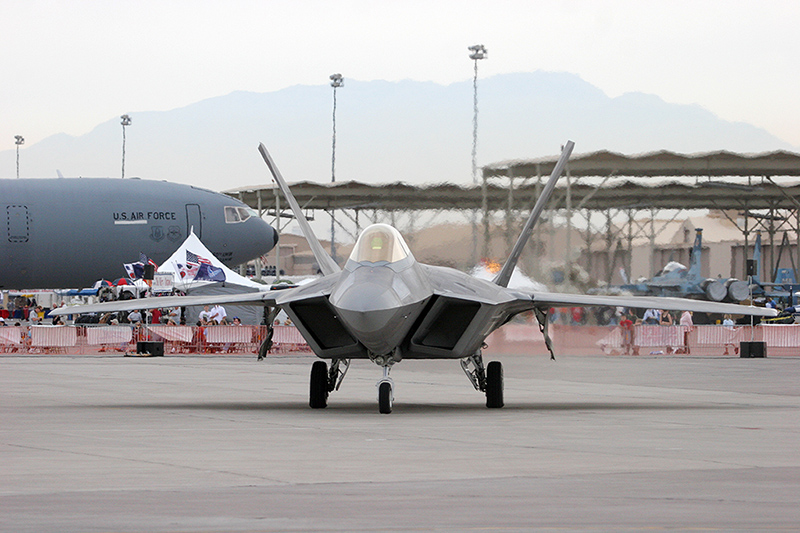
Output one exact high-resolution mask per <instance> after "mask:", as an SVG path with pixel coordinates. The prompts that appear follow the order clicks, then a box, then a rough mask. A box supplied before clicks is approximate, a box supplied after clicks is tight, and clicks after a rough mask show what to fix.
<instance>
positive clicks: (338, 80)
mask: <svg viewBox="0 0 800 533" xmlns="http://www.w3.org/2000/svg"><path fill="white" fill-rule="evenodd" d="M330 80H331V87H333V141H332V144H331V183H336V89H338V88H339V87H344V78H343V77H342V75H341V74H338V73H337V74H331V75H330ZM335 224H336V215H335V211H334V210H333V209H331V257H333V260H334V261H336V240H335V232H336V228H335Z"/></svg>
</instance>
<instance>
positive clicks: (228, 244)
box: [0, 178, 278, 289]
mask: <svg viewBox="0 0 800 533" xmlns="http://www.w3.org/2000/svg"><path fill="white" fill-rule="evenodd" d="M191 228H194V232H195V234H196V235H197V236H198V237H200V238H201V240H202V241H203V243H205V245H206V246H207V247H208V248H209V249H210V250H211V252H213V254H214V255H215V256H216V257H218V258H219V259H220V260H221V261H223V262H224V263H226V264H228V265H231V266H232V265H238V264H241V263H244V262H246V261H249V260H251V259H254V258H256V257H258V256H260V255H263V254H265V253H267V252H268V251H269V250H271V249H272V247H273V246H275V243H277V242H278V234H277V232H276V231H275V230H274V229H273V228H272V227H271V226H269V225H268V224H267V223H266V222H264V221H263V220H261V219H260V218H259V217H258V215H257V214H256V213H254V212H253V211H252V210H251V209H250V208H249V207H247V206H246V205H245V204H243V203H241V202H239V201H238V200H234V199H233V198H230V197H228V196H225V195H224V194H220V193H216V192H212V191H209V190H206V189H201V188H198V187H192V186H189V185H180V184H176V183H169V182H166V181H153V180H141V179H136V178H133V179H124V180H123V179H107V178H56V179H2V180H0V258H2V261H0V288H2V289H23V288H36V289H48V288H71V287H85V286H89V285H91V284H92V283H94V282H95V281H96V280H98V279H100V278H112V279H113V278H118V277H120V276H122V275H123V274H124V270H123V266H122V265H123V263H132V262H135V261H138V260H139V254H140V253H144V254H146V255H147V256H149V257H150V258H151V259H153V260H154V261H155V262H156V263H160V262H161V261H163V260H165V259H167V258H168V257H169V256H170V255H171V254H172V253H173V252H174V251H175V249H176V248H177V247H178V246H180V244H181V243H182V242H183V240H184V239H185V238H186V236H187V235H188V234H189V230H190V229H191Z"/></svg>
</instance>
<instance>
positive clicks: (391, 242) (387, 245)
mask: <svg viewBox="0 0 800 533" xmlns="http://www.w3.org/2000/svg"><path fill="white" fill-rule="evenodd" d="M410 255H411V251H410V250H409V249H408V246H407V245H406V242H405V240H403V236H402V235H400V232H399V231H397V230H396V229H395V228H393V227H392V226H390V225H388V224H373V225H371V226H369V227H368V228H367V229H365V230H364V231H363V232H361V235H360V236H359V237H358V240H357V241H356V245H355V246H354V247H353V252H352V253H351V254H350V260H351V261H355V262H356V263H363V262H368V263H379V262H383V261H385V262H388V263H395V262H397V261H400V260H402V259H405V258H406V257H409V256H410Z"/></svg>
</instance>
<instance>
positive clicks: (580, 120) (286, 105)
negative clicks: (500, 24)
mask: <svg viewBox="0 0 800 533" xmlns="http://www.w3.org/2000/svg"><path fill="white" fill-rule="evenodd" d="M336 96H337V102H336V103H337V106H336V166H335V170H336V180H337V181H347V180H358V181H365V182H381V183H382V182H394V181H405V182H409V183H415V184H419V183H431V182H442V181H447V182H454V183H459V184H463V185H467V184H469V183H471V181H472V171H471V151H472V120H473V87H472V80H468V81H464V82H458V83H453V84H450V85H446V86H445V85H439V84H436V83H432V82H417V81H400V82H387V81H369V82H362V81H356V80H350V79H345V86H344V87H342V88H340V89H338V90H337V93H336ZM332 104H333V99H332V89H331V87H330V86H328V85H319V86H307V85H298V86H292V87H288V88H286V89H282V90H279V91H274V92H268V93H254V92H241V91H237V92H233V93H231V94H228V95H224V96H219V97H214V98H209V99H207V100H203V101H200V102H197V103H194V104H191V105H187V106H185V107H182V108H178V109H173V110H170V111H158V112H156V111H131V112H129V114H130V115H131V117H132V119H133V123H132V124H131V126H129V127H128V128H127V130H126V135H127V141H126V163H125V165H126V167H125V175H126V176H127V177H133V176H138V177H142V178H148V179H164V180H169V181H174V182H179V183H189V184H194V185H199V186H203V187H207V188H210V189H213V190H223V189H228V188H232V187H238V186H243V185H257V184H264V183H267V182H268V181H269V179H270V178H269V176H268V173H267V169H266V167H265V166H264V163H263V161H262V160H261V157H260V155H259V154H258V152H257V150H256V148H257V146H258V143H259V142H263V143H264V144H265V145H266V146H267V147H268V148H269V150H270V152H271V153H272V155H273V158H274V159H275V161H276V162H277V164H278V166H279V167H280V168H281V170H282V172H283V174H284V176H285V177H286V178H287V179H288V180H289V181H301V180H312V181H321V182H328V181H330V179H331V148H332V146H331V143H332V110H333V105H332ZM478 110H479V115H478V151H477V154H478V164H479V165H483V164H489V163H493V162H496V161H500V160H507V159H529V158H534V157H542V156H547V155H552V154H556V153H558V151H559V148H560V145H561V144H563V143H564V142H565V141H566V140H567V139H572V140H574V141H575V142H576V153H582V152H591V151H595V150H600V149H608V150H612V151H616V152H621V153H626V154H630V153H640V152H647V151H653V150H661V149H666V150H673V151H676V152H683V153H692V152H702V151H711V150H730V151H735V152H762V151H771V150H779V149H783V150H796V147H793V146H792V145H790V144H789V143H787V142H785V141H782V140H781V139H779V138H777V137H775V136H774V135H771V134H770V133H769V132H767V131H765V130H764V129H761V128H757V127H755V126H753V125H750V124H746V123H741V122H729V121H726V120H723V119H721V118H719V117H718V116H716V115H714V114H713V113H711V112H710V111H708V110H706V109H704V108H702V107H700V106H698V105H678V104H671V103H667V102H665V101H663V100H662V99H661V98H659V97H657V96H654V95H650V94H643V93H628V94H623V95H621V96H618V97H615V98H611V97H609V96H607V95H606V94H605V93H604V92H603V91H601V90H600V89H598V88H597V87H595V86H593V85H591V84H590V83H587V82H586V81H584V80H582V79H581V78H580V77H578V76H577V75H574V74H568V73H557V72H542V71H537V72H532V73H519V74H502V75H496V76H492V77H488V78H484V79H479V80H478ZM121 129H122V127H121V125H120V120H119V117H113V118H112V119H110V120H108V121H107V122H104V123H102V124H99V125H98V126H97V127H95V128H94V129H93V130H92V131H90V132H89V133H87V134H85V135H81V136H70V135H67V134H57V135H53V136H51V137H48V138H46V139H44V140H42V141H40V142H38V143H35V144H32V145H29V146H26V147H24V148H23V149H22V150H21V151H20V176H21V177H54V176H56V173H57V170H58V171H60V172H61V173H62V174H63V175H64V176H68V177H72V176H88V177H105V176H112V177H114V176H119V175H120V173H121V154H122V131H121ZM15 169H16V167H15V151H14V150H6V151H2V152H0V177H9V178H11V177H14V176H15V171H16V170H15Z"/></svg>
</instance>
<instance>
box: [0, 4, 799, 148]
mask: <svg viewBox="0 0 800 533" xmlns="http://www.w3.org/2000/svg"><path fill="white" fill-rule="evenodd" d="M0 7H1V8H2V9H1V10H0V13H2V17H1V18H0V46H1V48H0V50H2V53H0V102H1V103H0V106H1V107H0V150H6V149H13V148H14V135H17V134H19V135H22V136H24V137H25V139H26V144H33V143H35V142H37V141H40V140H42V139H43V138H45V137H47V136H49V135H52V134H55V133H60V132H65V133H68V134H71V135H80V134H83V133H86V132H88V131H90V130H91V129H92V128H93V127H94V126H96V125H97V124H99V123H100V122H104V121H106V120H108V119H110V118H112V117H115V116H119V115H121V114H123V113H131V114H132V115H133V117H134V118H133V125H132V127H135V126H136V118H135V117H136V115H135V114H136V112H137V111H157V110H168V109H173V108H176V107H183V106H185V105H188V104H190V103H193V102H196V101H198V100H202V99H205V98H209V97H212V96H218V95H222V94H227V93H230V92H232V91H235V90H247V91H256V92H268V91H274V90H277V89H281V88H284V87H287V86H291V85H296V84H313V85H319V84H326V83H327V82H328V76H329V75H330V74H332V73H334V72H341V73H342V74H343V75H344V76H345V79H347V78H351V79H357V80H363V81H369V80H376V79H382V80H390V81H394V80H401V79H413V80H420V81H424V80H430V81H435V82H438V83H442V84H448V83H452V82H456V81H463V80H467V79H470V78H471V77H472V62H471V61H470V60H469V58H468V51H467V46H468V45H471V44H476V43H482V44H484V45H485V46H486V47H487V48H488V50H489V57H488V59H486V60H484V61H481V62H480V65H479V69H480V71H479V75H480V77H484V76H490V75H493V74H499V73H509V72H532V71H535V70H549V71H566V72H572V73H576V74H578V75H580V76H581V77H582V78H583V79H585V80H586V81H588V82H590V83H592V84H594V85H596V86H598V87H599V88H601V89H602V90H604V91H605V92H606V93H607V94H608V95H609V96H617V95H620V94H622V93H625V92H630V91H642V92H646V93H652V94H656V95H658V96H660V97H662V98H663V99H664V100H666V101H667V102H671V103H681V104H688V103H695V104H699V105H701V106H703V107H705V108H707V109H709V110H710V111H712V112H714V113H716V114H717V115H719V116H720V117H722V118H724V119H727V120H733V121H745V122H749V123H751V124H754V125H756V126H760V127H763V128H765V129H767V130H768V131H769V132H771V133H773V134H774V135H776V136H778V137H780V138H782V139H784V140H786V141H788V142H790V143H792V144H794V145H796V146H798V147H800V127H798V125H800V97H798V87H800V69H799V68H798V59H800V32H798V30H797V28H798V26H800V2H798V1H797V0H792V1H790V0H785V1H768V0H759V1H737V0H725V1H717V0H713V1H712V0H709V1H703V0H691V1H682V0H669V1H658V2H657V1H647V0H638V1H625V0H591V1H589V0H585V1H581V0H572V1H564V0H561V1H550V0H537V1H532V0H527V1H502V0H494V1H492V2H487V1H473V0H458V1H450V0H423V1H402V2H401V1H386V0H384V1H360V0H336V1H303V0H294V1H281V2H278V1H267V0H260V1H244V0H228V1H225V2H211V1H202V0H194V1H168V0H158V1H151V0H137V1H134V2H130V1H115V0H104V1H88V0H70V1H66V0H0Z"/></svg>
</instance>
